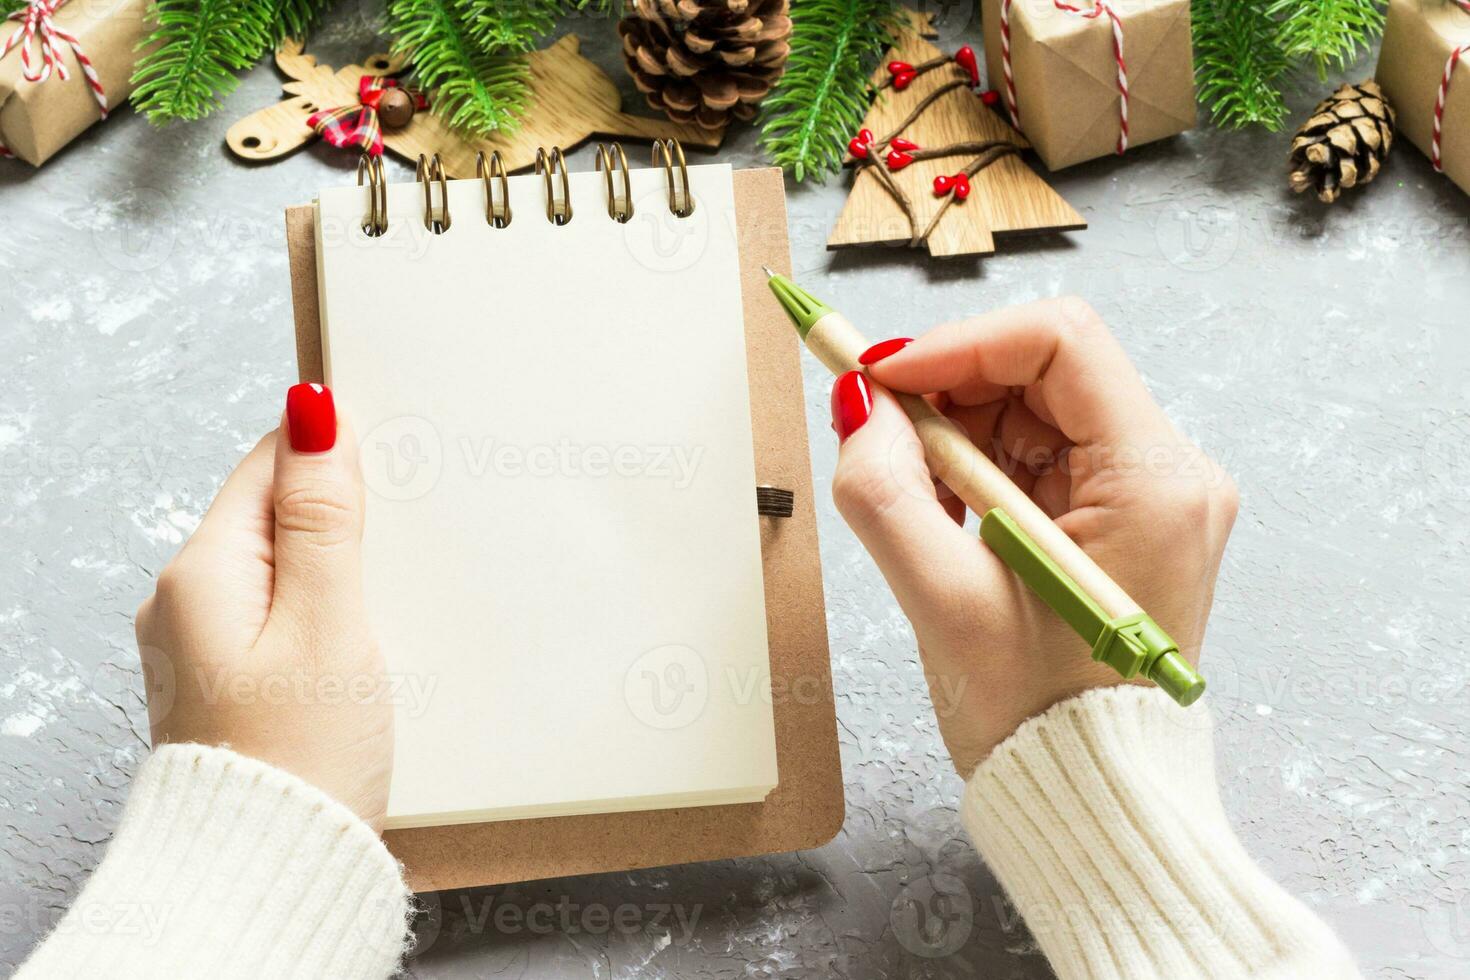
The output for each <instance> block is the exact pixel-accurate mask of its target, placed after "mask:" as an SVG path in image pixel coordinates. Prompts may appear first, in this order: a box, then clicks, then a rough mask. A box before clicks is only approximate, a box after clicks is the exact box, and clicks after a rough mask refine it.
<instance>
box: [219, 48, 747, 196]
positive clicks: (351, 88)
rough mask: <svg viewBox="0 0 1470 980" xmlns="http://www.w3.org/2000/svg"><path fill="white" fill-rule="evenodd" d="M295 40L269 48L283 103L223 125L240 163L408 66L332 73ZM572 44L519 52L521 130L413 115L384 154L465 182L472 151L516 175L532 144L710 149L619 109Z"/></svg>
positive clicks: (682, 130) (287, 144) (387, 138)
mask: <svg viewBox="0 0 1470 980" xmlns="http://www.w3.org/2000/svg"><path fill="white" fill-rule="evenodd" d="M303 47H304V46H303V44H302V42H301V41H298V40H294V39H287V40H285V41H283V42H281V45H280V47H279V48H278V49H277V51H276V64H277V65H279V66H280V69H281V71H283V72H285V73H286V74H287V75H288V76H290V78H291V79H292V80H291V81H289V82H286V83H285V85H283V86H282V88H283V89H284V90H285V92H286V94H287V95H288V96H291V97H290V98H287V99H285V100H284V101H282V102H279V103H277V104H276V105H272V106H267V107H265V108H264V109H259V110H257V111H256V112H254V113H251V114H250V115H249V116H247V117H245V118H244V119H242V120H240V121H239V122H237V123H235V125H233V126H231V127H230V129H229V132H227V133H226V134H225V142H226V143H227V144H228V145H229V147H230V149H231V150H233V151H234V152H235V153H236V154H237V155H239V156H241V157H244V158H245V159H247V160H274V159H276V158H277V157H281V156H285V155H286V154H287V153H290V152H292V151H293V150H296V149H298V148H300V147H301V146H303V145H305V144H306V143H308V142H310V141H311V140H313V139H315V138H316V135H317V134H316V132H315V131H314V130H313V129H312V128H311V126H309V125H307V119H308V118H309V117H310V116H311V115H312V113H314V112H316V111H318V110H320V109H328V108H333V107H337V106H350V105H355V104H356V103H357V102H358V100H359V80H360V79H362V78H363V77H364V76H374V77H386V76H389V75H394V74H397V73H399V72H401V71H403V70H404V69H405V68H406V67H407V65H406V62H405V60H404V59H403V58H402V57H401V56H398V55H387V54H375V55H373V56H372V57H371V58H369V59H368V60H367V62H366V63H364V64H361V65H347V66H345V67H343V68H340V69H337V70H335V71H334V70H333V69H332V68H331V67H330V66H328V65H321V64H317V60H316V58H314V57H313V56H311V55H309V54H305V53H304V52H303ZM580 47H581V41H580V39H579V38H578V37H577V36H576V35H575V34H568V35H566V36H565V37H562V38H561V39H560V40H558V41H557V42H556V43H555V44H553V45H551V46H550V47H548V48H545V49H543V50H541V51H533V52H531V54H530V55H529V56H528V58H529V60H530V67H531V100H530V104H529V105H528V106H527V109H526V113H525V115H524V116H523V117H522V118H521V125H520V128H519V129H517V130H516V131H515V132H504V133H500V132H497V133H492V134H490V135H489V136H484V137H480V138H478V139H466V138H464V137H462V136H460V135H459V134H457V133H455V132H454V131H453V130H452V129H450V127H449V126H448V125H446V124H445V123H444V122H443V120H441V119H439V117H438V116H435V115H434V114H433V113H432V112H418V113H415V114H413V117H412V120H411V121H410V122H408V124H407V125H405V126H403V127H402V128H399V129H385V131H384V132H383V143H384V145H385V146H386V148H387V149H388V150H389V151H391V152H392V153H395V154H397V155H398V156H401V157H404V158H405V159H407V160H409V161H414V160H417V159H418V156H419V154H421V153H423V154H427V155H431V156H432V155H433V154H435V153H437V154H439V158H440V160H441V161H443V164H444V170H445V173H446V174H447V175H448V176H449V177H473V176H474V175H475V153H476V152H477V151H480V150H483V151H485V153H486V154H489V153H490V152H491V151H492V150H499V151H500V155H501V158H502V159H503V160H504V161H505V165H506V167H507V168H508V169H510V170H521V169H524V168H527V167H530V166H533V165H534V164H535V162H536V148H537V147H542V146H544V147H548V148H549V147H552V146H560V147H561V148H562V149H564V150H569V149H571V148H572V147H574V146H576V145H577V144H579V143H581V142H583V141H584V140H586V139H588V138H589V137H591V136H594V135H605V136H611V137H621V138H630V139H648V140H655V139H669V138H672V139H676V140H678V141H679V142H680V143H682V144H683V145H684V146H686V147H702V148H705V149H714V148H716V147H718V146H719V145H720V140H721V139H722V138H723V136H724V133H723V131H720V132H710V131H708V130H704V129H701V128H700V127H698V126H695V125H692V124H686V123H677V122H674V121H672V120H669V119H649V118H645V117H642V116H630V115H628V114H627V113H625V112H623V111H622V99H621V97H620V96H619V95H618V90H617V86H615V85H614V84H613V82H612V79H610V78H608V77H607V75H606V74H605V73H604V72H603V71H602V69H600V68H598V67H597V66H596V65H594V64H593V63H592V62H591V61H589V60H587V59H586V58H584V57H582V55H581V54H580V53H579V49H580Z"/></svg>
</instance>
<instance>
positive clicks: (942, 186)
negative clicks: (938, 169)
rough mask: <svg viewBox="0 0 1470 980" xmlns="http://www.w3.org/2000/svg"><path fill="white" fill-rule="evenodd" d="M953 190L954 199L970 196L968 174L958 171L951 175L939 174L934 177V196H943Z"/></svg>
mask: <svg viewBox="0 0 1470 980" xmlns="http://www.w3.org/2000/svg"><path fill="white" fill-rule="evenodd" d="M951 192H953V194H954V199H955V200H956V201H963V200H964V199H965V198H967V197H969V196H970V175H969V174H967V173H965V172H964V171H960V172H959V173H957V174H953V175H952V176H949V177H945V176H942V175H941V176H939V177H935V178H934V196H935V197H943V196H944V195H946V194H949V193H951Z"/></svg>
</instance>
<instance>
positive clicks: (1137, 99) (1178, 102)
mask: <svg viewBox="0 0 1470 980" xmlns="http://www.w3.org/2000/svg"><path fill="white" fill-rule="evenodd" d="M1002 2H1003V0H982V3H981V8H980V9H981V15H982V17H983V19H984V30H985V65H986V72H987V75H988V80H989V84H990V87H991V88H994V89H999V90H1000V91H1001V93H1002V99H1001V104H1002V105H1005V104H1006V102H1007V99H1006V98H1005V95H1004V93H1005V91H1006V80H1005V73H1004V71H1003V69H1002V67H1001V66H1002V54H1001V4H1002ZM1072 5H1073V6H1077V7H1080V8H1082V10H1083V12H1084V13H1085V12H1090V11H1091V9H1092V7H1091V6H1090V0H1076V2H1074V3H1073V4H1072ZM1112 9H1113V10H1114V11H1115V12H1116V13H1117V14H1118V16H1119V20H1120V23H1121V24H1122V35H1123V61H1124V64H1125V65H1126V66H1127V72H1128V146H1129V147H1136V146H1140V145H1142V144H1144V143H1151V142H1153V141H1154V140H1161V139H1164V138H1165V137H1168V136H1173V135H1175V134H1176V133H1182V132H1184V131H1185V130H1187V129H1192V128H1193V127H1194V120H1195V98H1194V44H1193V40H1192V38H1191V35H1190V21H1189V0H1119V2H1116V3H1114V4H1112ZM1010 34H1011V73H1012V77H1013V79H1014V83H1015V89H1016V106H1017V109H1018V112H1019V115H1020V122H1021V125H1020V129H1021V131H1022V132H1023V133H1025V135H1026V139H1028V140H1030V142H1031V145H1032V146H1034V147H1035V148H1036V152H1037V153H1038V154H1039V155H1040V156H1041V159H1042V162H1044V163H1045V164H1046V166H1047V167H1048V168H1049V169H1051V170H1060V169H1062V168H1063V167H1070V166H1072V165H1073V164H1076V163H1081V162H1083V161H1084V160H1093V159H1096V158H1098V157H1104V156H1110V155H1112V154H1114V153H1116V152H1117V149H1118V132H1119V105H1120V96H1119V93H1118V62H1117V56H1116V53H1115V49H1114V41H1113V25H1112V22H1111V21H1110V20H1109V18H1108V16H1107V14H1105V13H1104V14H1099V15H1098V16H1096V17H1086V16H1083V15H1082V14H1080V13H1073V12H1070V11H1066V10H1062V9H1060V8H1058V7H1057V5H1056V4H1055V3H1054V2H1053V0H1013V2H1012V3H1011V6H1010Z"/></svg>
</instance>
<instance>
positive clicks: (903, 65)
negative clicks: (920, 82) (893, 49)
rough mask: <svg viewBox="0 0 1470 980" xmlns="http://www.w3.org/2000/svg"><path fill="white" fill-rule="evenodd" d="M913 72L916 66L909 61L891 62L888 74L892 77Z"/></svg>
mask: <svg viewBox="0 0 1470 980" xmlns="http://www.w3.org/2000/svg"><path fill="white" fill-rule="evenodd" d="M913 70H914V66H913V65H911V64H909V63H908V62H907V61H890V62H889V63H888V74H890V75H902V74H904V73H906V72H912V71H913Z"/></svg>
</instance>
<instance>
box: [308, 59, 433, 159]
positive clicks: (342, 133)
mask: <svg viewBox="0 0 1470 980" xmlns="http://www.w3.org/2000/svg"><path fill="white" fill-rule="evenodd" d="M399 87H400V83H399V81H398V79H396V78H382V77H379V76H377V75H364V76H362V77H361V78H359V79H358V80H357V104H356V105H344V106H338V107H337V108H335V109H320V110H318V111H316V112H314V113H312V114H311V116H310V118H308V119H307V120H306V124H307V125H308V126H310V127H311V128H312V129H314V130H316V131H317V132H318V133H320V134H321V137H322V139H324V140H326V141H327V142H328V143H330V144H332V145H333V146H340V147H357V148H358V149H360V150H361V151H362V152H364V153H369V154H372V155H373V156H382V155H383V123H382V121H381V120H379V119H378V103H379V102H381V101H382V99H383V93H384V92H386V91H387V90H388V89H393V88H399ZM404 91H405V92H407V93H408V94H409V96H410V97H411V98H412V99H413V107H414V108H415V109H426V108H428V106H429V100H428V99H427V98H425V97H424V94H423V93H422V92H420V91H418V90H417V89H411V88H404Z"/></svg>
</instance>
